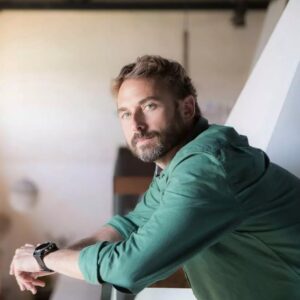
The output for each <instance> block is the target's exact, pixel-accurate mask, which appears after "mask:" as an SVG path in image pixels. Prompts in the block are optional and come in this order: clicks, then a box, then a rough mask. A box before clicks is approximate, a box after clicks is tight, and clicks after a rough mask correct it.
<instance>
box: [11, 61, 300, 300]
mask: <svg viewBox="0 0 300 300" xmlns="http://www.w3.org/2000/svg"><path fill="white" fill-rule="evenodd" d="M113 91H114V94H115V95H116V97H117V110H118V115H119V118H120V121H121V125H122V128H123V131H124V135H125V137H126V141H127V143H128V146H129V148H130V149H131V151H132V152H133V153H134V154H135V155H136V156H137V157H139V158H140V159H141V160H143V161H145V162H155V164H156V166H157V173H156V174H155V176H154V178H153V181H152V183H151V185H150V187H149V189H148V191H147V192H146V193H145V194H144V196H143V199H142V201H141V202H140V203H139V204H138V205H137V207H136V208H135V210H134V211H133V212H131V213H129V214H128V215H126V216H124V217H121V216H115V217H113V218H112V219H111V220H110V221H109V222H108V224H106V225H105V226H104V227H103V228H102V229H101V230H100V231H99V232H98V233H97V234H95V235H94V236H92V237H90V238H88V239H85V240H82V241H80V242H78V243H77V244H75V245H73V246H72V247H69V248H67V249H60V250H56V249H55V245H53V244H51V245H50V246H49V245H42V246H38V247H37V248H35V247H34V246H33V245H28V244H27V245H25V246H23V247H21V248H19V249H17V250H16V254H15V256H14V258H13V261H12V264H11V274H12V275H15V276H16V279H17V282H18V284H19V286H20V288H21V290H26V289H27V290H30V291H32V292H33V293H35V292H36V286H43V285H44V284H43V282H42V281H41V280H40V279H38V278H37V277H39V276H41V275H45V274H48V273H45V271H46V270H53V271H56V272H58V273H61V274H65V275H67V276H71V277H74V278H79V279H85V280H86V281H88V282H91V283H103V282H109V283H111V284H113V285H114V286H115V287H116V288H117V289H119V290H121V291H125V292H131V293H137V292H139V291H140V290H142V289H143V288H145V287H146V286H148V285H150V284H152V283H154V282H155V281H158V280H161V279H163V278H165V277H167V276H169V275H170V274H172V273H173V272H174V271H175V270H176V269H178V268H179V267H182V266H183V268H184V270H185V273H186V275H187V278H188V279H189V282H190V284H191V287H192V289H193V292H194V294H195V296H196V297H197V299H203V300H209V299H211V300H226V299H228V300H235V299H236V300H253V299H255V300H263V299H268V300H282V299H285V300H295V299H300V238H299V234H300V213H299V211H300V181H299V179H297V178H296V177H295V176H293V175H291V174H290V173H288V172H287V171H285V170H284V169H282V168H280V167H279V166H276V165H275V164H273V163H271V162H270V161H269V159H268V157H267V155H266V154H265V153H264V152H263V151H261V150H259V149H255V148H252V147H250V146H249V145H248V142H247V138H246V137H245V136H241V135H239V134H237V132H236V131H235V130H234V129H233V128H230V127H226V126H219V125H209V124H208V123H207V121H206V120H205V119H204V118H203V117H202V116H201V112H200V109H199V107H198V105H197V101H196V98H197V95H196V91H195V88H194V87H193V85H192V83H191V80H190V78H189V77H188V76H187V75H186V73H185V70H184V69H183V68H182V66H181V65H180V64H178V63H177V62H174V61H170V60H167V59H164V58H161V57H159V56H143V57H141V58H138V59H137V61H136V62H135V63H132V64H129V65H127V66H125V67H123V69H122V70H121V72H120V74H119V76H118V77H117V78H116V79H115V81H114V85H113ZM41 248H42V251H44V253H43V254H42V255H41V254H39V253H40V252H39V251H41ZM34 250H35V253H34ZM54 250H56V251H54ZM33 253H34V255H35V257H36V259H35V258H34V257H33ZM41 270H42V271H41Z"/></svg>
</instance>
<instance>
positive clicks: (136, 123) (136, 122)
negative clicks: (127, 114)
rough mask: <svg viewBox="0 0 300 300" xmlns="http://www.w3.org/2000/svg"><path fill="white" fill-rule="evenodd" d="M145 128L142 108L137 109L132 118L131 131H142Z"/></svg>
mask: <svg viewBox="0 0 300 300" xmlns="http://www.w3.org/2000/svg"><path fill="white" fill-rule="evenodd" d="M146 129H147V123H146V120H145V116H144V114H143V111H142V110H140V109H139V110H137V111H136V112H135V113H134V115H133V118H132V130H133V132H144V131H146Z"/></svg>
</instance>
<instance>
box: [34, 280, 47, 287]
mask: <svg viewBox="0 0 300 300" xmlns="http://www.w3.org/2000/svg"><path fill="white" fill-rule="evenodd" d="M31 284H33V285H34V286H40V287H45V286H46V283H45V282H44V281H42V280H38V279H33V280H32V281H31Z"/></svg>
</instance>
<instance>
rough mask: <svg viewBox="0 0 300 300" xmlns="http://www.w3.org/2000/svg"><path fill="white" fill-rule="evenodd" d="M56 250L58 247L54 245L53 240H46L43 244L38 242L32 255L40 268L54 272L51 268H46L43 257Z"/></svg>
mask: <svg viewBox="0 0 300 300" xmlns="http://www.w3.org/2000/svg"><path fill="white" fill-rule="evenodd" d="M56 250H58V247H57V246H56V244H55V243H53V242H46V243H43V244H40V245H39V246H37V247H36V248H35V250H34V252H33V257H34V258H35V259H36V261H37V263H38V264H39V266H40V267H41V269H42V270H43V271H46V272H54V271H53V270H50V269H49V268H47V266H46V265H45V263H44V257H45V256H46V255H47V254H49V253H51V252H54V251H56Z"/></svg>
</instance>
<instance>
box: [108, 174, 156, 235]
mask: <svg viewBox="0 0 300 300" xmlns="http://www.w3.org/2000/svg"><path fill="white" fill-rule="evenodd" d="M156 191H157V182H156V179H155V178H154V179H153V181H152V182H151V184H150V186H149V189H148V191H147V192H146V193H144V194H143V196H142V197H141V201H140V202H139V203H138V204H137V205H136V207H135V209H134V210H133V211H132V212H130V213H128V214H127V215H125V216H120V215H115V216H114V217H112V218H111V219H110V220H109V221H108V222H107V223H106V225H109V226H112V227H114V228H115V229H116V230H117V231H118V232H119V233H120V234H121V235H122V237H123V238H124V239H127V238H128V237H129V236H130V235H131V233H133V232H135V231H137V230H138V228H139V227H141V226H143V225H144V224H145V223H146V222H147V221H148V220H149V219H150V217H151V216H152V214H153V212H154V211H155V210H156V208H157V207H158V205H159V196H158V193H157V192H156Z"/></svg>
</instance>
